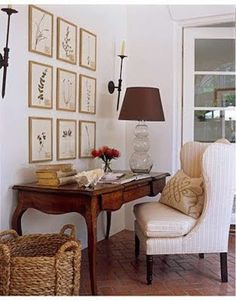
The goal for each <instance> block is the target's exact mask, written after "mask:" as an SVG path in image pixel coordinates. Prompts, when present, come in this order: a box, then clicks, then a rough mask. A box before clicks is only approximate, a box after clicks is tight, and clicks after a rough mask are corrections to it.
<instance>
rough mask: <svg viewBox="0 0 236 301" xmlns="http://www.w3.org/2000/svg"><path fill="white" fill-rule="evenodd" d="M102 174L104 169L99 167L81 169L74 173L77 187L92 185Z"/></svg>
mask: <svg viewBox="0 0 236 301" xmlns="http://www.w3.org/2000/svg"><path fill="white" fill-rule="evenodd" d="M103 175H104V171H103V169H101V168H98V169H93V170H89V171H82V172H80V173H78V174H77V175H76V181H77V183H78V184H79V187H94V186H95V185H96V184H97V182H98V181H99V180H100V179H101V178H102V177H103Z"/></svg>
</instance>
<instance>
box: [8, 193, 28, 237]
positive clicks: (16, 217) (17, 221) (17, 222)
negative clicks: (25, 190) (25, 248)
mask: <svg viewBox="0 0 236 301" xmlns="http://www.w3.org/2000/svg"><path fill="white" fill-rule="evenodd" d="M21 200H22V201H21ZM22 203H23V195H22V192H18V204H17V207H16V209H15V211H14V213H13V216H12V222H11V225H12V229H14V230H15V231H16V232H17V233H18V234H19V235H22V227H21V218H22V215H23V214H24V213H25V211H26V210H27V208H24V207H23V205H22Z"/></svg>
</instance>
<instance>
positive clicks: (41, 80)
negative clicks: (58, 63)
mask: <svg viewBox="0 0 236 301" xmlns="http://www.w3.org/2000/svg"><path fill="white" fill-rule="evenodd" d="M28 89H29V92H28V97H29V99H28V102H29V107H33V108H41V109H51V108H52V103H53V67H52V66H50V65H45V64H41V63H37V62H34V61H29V83H28Z"/></svg>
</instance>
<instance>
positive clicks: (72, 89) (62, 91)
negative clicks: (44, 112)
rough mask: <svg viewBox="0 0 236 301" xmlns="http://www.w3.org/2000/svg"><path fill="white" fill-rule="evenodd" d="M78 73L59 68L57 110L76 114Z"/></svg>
mask: <svg viewBox="0 0 236 301" xmlns="http://www.w3.org/2000/svg"><path fill="white" fill-rule="evenodd" d="M76 90H77V74H76V72H72V71H68V70H65V69H61V68H57V110H62V111H71V112H76V102H77V99H76V98H77V97H76Z"/></svg>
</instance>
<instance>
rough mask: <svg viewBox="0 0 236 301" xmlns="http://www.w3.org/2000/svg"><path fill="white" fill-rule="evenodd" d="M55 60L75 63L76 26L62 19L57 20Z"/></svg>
mask: <svg viewBox="0 0 236 301" xmlns="http://www.w3.org/2000/svg"><path fill="white" fill-rule="evenodd" d="M57 59H58V60H61V61H64V62H67V63H70V64H74V65H76V62H77V26H76V25H75V24H73V23H71V22H69V21H66V20H64V19H62V18H57Z"/></svg>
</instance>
